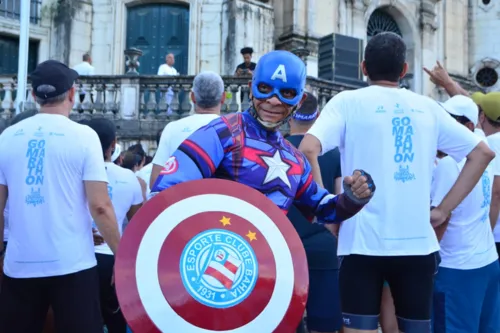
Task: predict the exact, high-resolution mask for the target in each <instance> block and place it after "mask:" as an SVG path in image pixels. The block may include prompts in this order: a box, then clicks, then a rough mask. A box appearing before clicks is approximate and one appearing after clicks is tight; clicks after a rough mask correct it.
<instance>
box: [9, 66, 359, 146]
mask: <svg viewBox="0 0 500 333" xmlns="http://www.w3.org/2000/svg"><path fill="white" fill-rule="evenodd" d="M193 78H194V77H193V76H177V77H173V76H170V77H169V76H139V75H137V76H130V75H121V76H120V75H117V76H82V77H80V78H79V79H78V81H77V83H76V87H77V96H76V98H75V100H76V101H75V105H74V107H73V110H72V112H71V114H70V117H71V119H73V120H76V121H79V120H82V119H91V118H92V117H106V118H109V119H112V120H114V121H115V123H116V124H117V128H118V131H119V135H120V137H121V138H123V139H125V138H127V139H130V140H137V139H139V140H144V139H153V138H154V136H155V135H156V133H157V131H158V130H159V129H162V128H163V127H164V126H165V125H166V123H168V122H169V121H173V120H177V119H180V118H183V117H186V116H188V115H189V114H190V113H191V112H192V110H193V104H192V103H191V100H190V92H191V88H192V84H193ZM223 80H224V84H225V87H226V101H225V103H224V105H223V107H222V113H223V114H224V113H230V112H237V111H241V110H245V109H247V108H248V107H249V106H250V103H249V98H248V96H249V86H248V84H249V78H243V77H234V76H224V77H223ZM355 88H357V87H353V86H347V85H341V84H336V83H333V82H330V81H325V80H321V79H316V78H311V77H310V78H308V79H307V89H308V90H309V91H311V92H312V93H313V94H314V95H316V96H317V97H318V99H319V102H320V106H324V104H326V102H327V101H328V100H329V99H330V98H331V97H332V96H334V95H335V94H337V93H338V92H340V91H342V90H345V89H355ZM16 94H17V91H16V81H15V80H14V79H12V78H11V77H6V76H4V77H0V115H1V117H2V118H4V119H9V118H11V117H12V116H13V115H14V114H15V104H14V101H15V98H16ZM26 94H27V99H26V103H25V105H24V110H30V109H33V108H37V107H38V105H37V104H36V103H35V100H34V99H33V97H32V95H31V85H30V83H29V82H28V88H27V92H26ZM80 94H81V95H84V96H85V98H84V99H83V101H82V102H80V98H79V95H80ZM167 95H169V96H170V97H169V98H167ZM242 96H243V97H242ZM167 102H170V103H169V104H167Z"/></svg>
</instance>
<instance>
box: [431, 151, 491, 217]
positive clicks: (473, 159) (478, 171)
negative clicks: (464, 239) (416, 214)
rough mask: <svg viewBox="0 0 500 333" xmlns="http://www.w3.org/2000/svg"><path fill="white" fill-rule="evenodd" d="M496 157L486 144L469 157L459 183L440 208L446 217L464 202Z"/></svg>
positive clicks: (472, 152) (456, 183) (457, 182)
mask: <svg viewBox="0 0 500 333" xmlns="http://www.w3.org/2000/svg"><path fill="white" fill-rule="evenodd" d="M494 157H495V153H494V152H493V151H492V150H491V149H490V148H488V146H487V145H486V143H484V142H480V143H479V144H478V145H477V146H476V147H475V148H474V149H473V150H472V151H471V152H470V153H469V155H467V161H466V162H465V165H464V167H463V169H462V172H460V175H459V176H458V179H457V181H456V182H455V184H454V185H453V187H452V188H451V190H450V192H448V194H447V195H446V196H445V197H444V199H443V201H442V202H441V204H440V205H439V206H438V208H439V209H440V210H441V211H442V212H443V213H444V214H445V215H446V216H448V215H449V214H451V212H452V211H453V210H454V209H455V208H456V207H457V206H458V205H459V204H460V202H462V200H463V199H465V197H466V196H467V195H468V194H469V193H470V192H471V191H472V189H473V188H474V186H476V184H477V183H478V181H479V179H480V178H481V176H482V174H483V172H484V170H485V169H486V167H487V166H488V164H489V163H490V162H491V160H493V158H494ZM442 222H444V221H442ZM439 224H441V223H439Z"/></svg>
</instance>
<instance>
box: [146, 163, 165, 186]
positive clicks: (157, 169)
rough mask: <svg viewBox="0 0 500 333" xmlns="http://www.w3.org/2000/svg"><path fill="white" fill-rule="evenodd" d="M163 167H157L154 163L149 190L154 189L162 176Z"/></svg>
mask: <svg viewBox="0 0 500 333" xmlns="http://www.w3.org/2000/svg"><path fill="white" fill-rule="evenodd" d="M162 169H163V167H162V166H161V165H157V164H154V163H153V169H151V177H150V178H149V189H150V190H151V189H153V185H154V184H155V183H156V179H158V176H159V175H160V172H161V170H162Z"/></svg>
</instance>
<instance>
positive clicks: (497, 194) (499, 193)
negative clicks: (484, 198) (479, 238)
mask: <svg viewBox="0 0 500 333" xmlns="http://www.w3.org/2000/svg"><path fill="white" fill-rule="evenodd" d="M499 212H500V176H495V178H494V180H493V191H492V195H491V205H490V223H491V230H493V229H495V225H496V224H497V221H498V215H499Z"/></svg>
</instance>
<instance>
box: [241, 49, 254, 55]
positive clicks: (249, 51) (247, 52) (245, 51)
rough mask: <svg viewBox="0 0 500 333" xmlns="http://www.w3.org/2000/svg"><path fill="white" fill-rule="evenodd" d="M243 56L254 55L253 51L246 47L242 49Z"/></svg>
mask: <svg viewBox="0 0 500 333" xmlns="http://www.w3.org/2000/svg"><path fill="white" fill-rule="evenodd" d="M240 52H241V54H250V55H252V54H253V49H252V48H251V47H244V48H242V49H241V51H240Z"/></svg>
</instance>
